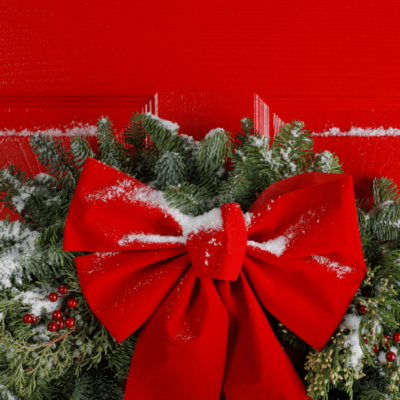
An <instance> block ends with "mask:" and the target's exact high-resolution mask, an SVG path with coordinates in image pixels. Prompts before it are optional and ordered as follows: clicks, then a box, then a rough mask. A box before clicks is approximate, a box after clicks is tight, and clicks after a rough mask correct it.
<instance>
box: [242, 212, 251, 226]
mask: <svg viewBox="0 0 400 400" xmlns="http://www.w3.org/2000/svg"><path fill="white" fill-rule="evenodd" d="M243 218H244V222H245V224H246V228H247V230H249V228H250V225H251V219H252V218H253V214H252V213H251V212H247V213H245V214H243Z"/></svg>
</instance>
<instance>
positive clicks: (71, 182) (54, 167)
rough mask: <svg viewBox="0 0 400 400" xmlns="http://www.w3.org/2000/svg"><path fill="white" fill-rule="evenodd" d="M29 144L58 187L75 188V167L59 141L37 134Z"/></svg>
mask: <svg viewBox="0 0 400 400" xmlns="http://www.w3.org/2000/svg"><path fill="white" fill-rule="evenodd" d="M29 144H30V146H31V148H32V150H33V152H34V153H35V154H36V155H37V157H38V160H39V162H40V163H41V164H42V165H43V166H44V167H45V168H46V169H47V171H48V172H49V174H50V175H51V176H53V177H54V178H55V179H56V180H57V182H58V185H59V187H66V188H68V187H69V188H74V187H75V185H76V183H77V180H78V172H77V169H76V165H75V163H74V160H73V158H72V157H71V151H70V150H66V147H65V146H64V145H63V144H62V140H61V139H55V138H53V137H50V136H46V135H43V134H42V133H40V132H39V133H38V134H35V135H33V136H31V138H30V139H29Z"/></svg>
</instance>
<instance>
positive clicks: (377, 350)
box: [374, 344, 381, 354]
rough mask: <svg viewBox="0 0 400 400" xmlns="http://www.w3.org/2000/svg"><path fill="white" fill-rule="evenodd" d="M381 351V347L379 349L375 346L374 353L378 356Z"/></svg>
mask: <svg viewBox="0 0 400 400" xmlns="http://www.w3.org/2000/svg"><path fill="white" fill-rule="evenodd" d="M380 351H381V346H379V347H377V346H376V344H374V353H375V354H378V353H379V352H380Z"/></svg>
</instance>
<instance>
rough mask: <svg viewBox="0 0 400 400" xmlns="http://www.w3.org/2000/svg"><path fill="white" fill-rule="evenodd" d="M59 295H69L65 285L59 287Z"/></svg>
mask: <svg viewBox="0 0 400 400" xmlns="http://www.w3.org/2000/svg"><path fill="white" fill-rule="evenodd" d="M58 293H60V294H67V293H68V288H67V287H66V286H64V285H61V286H59V287H58Z"/></svg>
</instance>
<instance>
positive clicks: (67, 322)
mask: <svg viewBox="0 0 400 400" xmlns="http://www.w3.org/2000/svg"><path fill="white" fill-rule="evenodd" d="M74 325H75V320H74V319H73V318H67V319H66V320H65V326H66V327H67V328H72V327H73V326H74Z"/></svg>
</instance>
